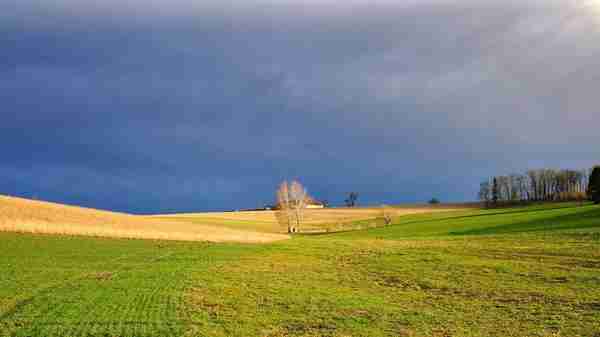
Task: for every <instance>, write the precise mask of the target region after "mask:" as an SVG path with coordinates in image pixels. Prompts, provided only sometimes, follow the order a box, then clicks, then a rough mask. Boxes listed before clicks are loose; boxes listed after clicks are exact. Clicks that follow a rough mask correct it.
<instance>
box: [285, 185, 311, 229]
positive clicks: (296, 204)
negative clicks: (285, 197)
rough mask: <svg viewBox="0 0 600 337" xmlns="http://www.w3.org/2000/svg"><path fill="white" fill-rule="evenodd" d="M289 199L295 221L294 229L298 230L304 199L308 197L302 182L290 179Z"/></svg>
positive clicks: (304, 207) (304, 204)
mask: <svg viewBox="0 0 600 337" xmlns="http://www.w3.org/2000/svg"><path fill="white" fill-rule="evenodd" d="M289 191H290V201H291V205H292V209H293V210H294V218H295V222H296V228H295V231H298V230H300V223H301V222H302V218H303V215H304V210H305V209H306V201H307V199H308V193H307V192H306V189H305V188H304V186H302V184H300V183H299V182H298V181H292V183H291V184H290V188H289Z"/></svg>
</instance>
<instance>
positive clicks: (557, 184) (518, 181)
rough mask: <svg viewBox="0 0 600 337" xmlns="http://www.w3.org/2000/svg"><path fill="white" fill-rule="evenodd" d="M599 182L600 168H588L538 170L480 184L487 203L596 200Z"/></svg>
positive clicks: (495, 178) (483, 199)
mask: <svg viewBox="0 0 600 337" xmlns="http://www.w3.org/2000/svg"><path fill="white" fill-rule="evenodd" d="M598 183H600V167H595V168H594V169H584V170H570V169H565V170H556V169H548V168H543V169H535V170H528V171H527V172H525V173H515V174H510V175H505V176H494V177H491V178H489V179H487V180H485V181H483V182H482V183H481V184H480V187H479V200H480V201H482V202H484V203H485V204H486V205H488V204H490V203H494V204H495V203H497V202H498V201H502V202H517V201H521V202H522V201H583V200H587V199H592V200H594V201H596V198H594V197H596V195H597V194H598V193H597V192H596V191H600V187H598V186H597V185H598ZM595 186H596V187H595ZM598 198H600V196H599V197H598Z"/></svg>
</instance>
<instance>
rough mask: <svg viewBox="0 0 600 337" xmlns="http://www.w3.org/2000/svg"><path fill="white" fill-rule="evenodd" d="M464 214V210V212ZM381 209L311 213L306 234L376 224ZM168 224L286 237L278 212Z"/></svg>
mask: <svg viewBox="0 0 600 337" xmlns="http://www.w3.org/2000/svg"><path fill="white" fill-rule="evenodd" d="M461 209H462V210H464V208H461ZM454 210H458V208H456V209H455V208H429V207H413V208H397V207H393V208H388V209H387V212H389V213H390V214H391V216H393V217H400V216H404V215H412V214H423V213H434V212H448V211H454ZM381 212H382V209H381V208H376V207H373V208H325V209H307V210H305V211H304V213H303V214H304V215H303V221H302V226H301V228H302V231H307V232H315V231H325V230H327V229H333V228H335V229H337V230H339V229H343V228H345V227H346V226H348V225H350V224H352V223H355V222H357V221H363V220H365V221H366V220H372V219H376V218H378V217H380V216H381ZM155 217H157V218H160V219H165V220H176V221H184V222H192V223H195V224H205V225H218V226H224V227H229V228H234V229H248V230H256V231H261V232H265V233H283V232H285V230H286V228H285V226H282V225H280V224H279V223H278V222H277V217H276V211H241V212H208V213H185V214H172V215H157V216H155Z"/></svg>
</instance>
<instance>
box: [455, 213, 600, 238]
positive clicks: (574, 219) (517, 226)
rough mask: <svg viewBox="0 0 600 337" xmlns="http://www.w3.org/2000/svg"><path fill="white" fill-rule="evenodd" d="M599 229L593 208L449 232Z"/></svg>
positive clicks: (479, 233)
mask: <svg viewBox="0 0 600 337" xmlns="http://www.w3.org/2000/svg"><path fill="white" fill-rule="evenodd" d="M585 228H600V208H593V209H589V210H586V211H582V212H578V213H575V214H567V215H557V216H555V217H550V218H544V219H538V220H531V221H522V222H514V223H508V224H503V225H497V226H491V227H485V228H477V229H469V230H465V231H454V232H450V235H486V234H503V233H521V232H537V231H540V232H541V231H545V232H550V231H555V230H564V229H585Z"/></svg>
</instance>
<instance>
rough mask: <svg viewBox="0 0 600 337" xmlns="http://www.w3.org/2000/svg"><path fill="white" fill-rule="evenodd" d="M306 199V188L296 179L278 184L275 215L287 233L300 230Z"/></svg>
mask: <svg viewBox="0 0 600 337" xmlns="http://www.w3.org/2000/svg"><path fill="white" fill-rule="evenodd" d="M308 199H309V197H308V193H306V189H305V188H304V187H303V186H302V184H300V183H299V182H298V181H292V182H291V183H288V182H287V181H284V182H282V183H281V184H280V185H279V188H278V189H277V212H276V217H277V220H278V221H279V223H280V224H281V225H282V226H284V227H287V231H288V233H295V232H298V231H300V224H301V223H302V219H303V213H304V209H305V208H306V202H307V200H308Z"/></svg>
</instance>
